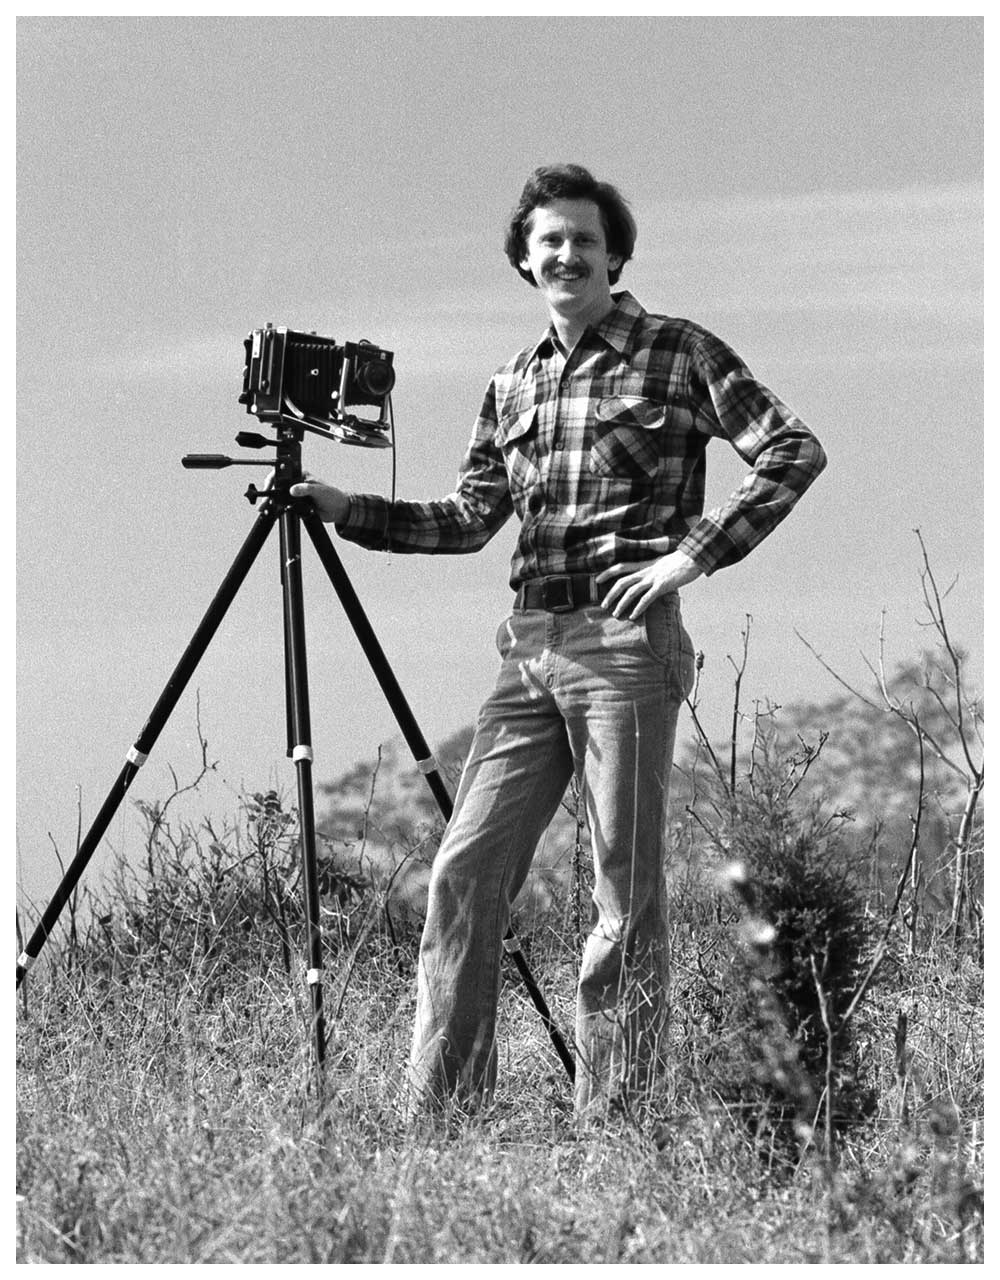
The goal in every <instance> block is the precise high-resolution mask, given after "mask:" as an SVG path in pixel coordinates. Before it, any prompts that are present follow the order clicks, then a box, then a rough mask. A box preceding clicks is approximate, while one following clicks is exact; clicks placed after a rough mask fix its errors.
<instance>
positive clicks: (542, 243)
mask: <svg viewBox="0 0 1000 1280" xmlns="http://www.w3.org/2000/svg"><path fill="white" fill-rule="evenodd" d="M621 261H622V260H621V258H620V257H619V256H618V255H617V254H609V253H608V247H607V241H606V238H605V234H604V223H603V222H602V221H601V211H600V209H599V208H598V207H597V205H596V204H594V202H593V201H592V200H553V202H552V203H551V204H546V205H541V206H539V208H537V209H535V210H534V211H533V213H532V215H531V221H530V224H529V232H528V238H527V250H526V253H525V256H524V257H523V258H522V260H521V267H522V268H523V269H524V270H525V271H530V272H531V275H532V276H533V277H534V280H535V283H536V284H537V285H538V288H539V289H540V291H541V292H542V294H543V295H544V296H545V300H546V302H547V303H548V305H549V309H550V310H551V311H554V312H556V313H557V314H558V315H561V316H565V317H566V318H567V319H570V318H573V319H575V320H578V321H586V322H589V321H591V320H594V321H596V320H598V319H600V318H601V317H602V316H603V315H604V314H605V313H606V312H607V311H608V310H609V309H610V307H611V305H612V304H611V286H610V284H609V282H608V272H609V270H611V271H613V270H616V269H617V268H618V267H620V266H621Z"/></svg>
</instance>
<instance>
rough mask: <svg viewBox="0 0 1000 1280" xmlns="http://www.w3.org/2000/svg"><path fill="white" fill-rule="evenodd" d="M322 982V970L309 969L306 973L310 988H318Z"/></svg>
mask: <svg viewBox="0 0 1000 1280" xmlns="http://www.w3.org/2000/svg"><path fill="white" fill-rule="evenodd" d="M322 981H323V970H322V969H308V970H307V971H306V983H307V984H308V985H309V986H310V987H318V986H319V984H320V983H321V982H322Z"/></svg>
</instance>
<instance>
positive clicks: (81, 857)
mask: <svg viewBox="0 0 1000 1280" xmlns="http://www.w3.org/2000/svg"><path fill="white" fill-rule="evenodd" d="M275 519H276V513H275V512H274V510H273V509H272V508H271V507H270V504H268V505H267V506H265V508H264V510H263V511H261V513H260V515H258V517H257V519H256V521H255V522H254V524H253V527H252V528H251V530H250V532H249V534H248V535H247V538H246V541H245V542H244V543H243V546H242V547H241V548H240V550H239V552H238V554H237V556H236V559H235V560H234V561H233V564H232V568H231V569H230V570H229V572H228V573H227V574H226V576H225V578H224V579H223V581H222V585H221V586H220V587H219V590H218V591H217V592H216V594H215V597H214V599H213V600H212V603H211V604H210V605H209V607H208V609H207V611H206V613H205V616H204V617H203V618H202V620H201V622H200V623H199V625H198V629H197V630H196V631H195V633H194V635H193V636H192V638H191V641H190V643H189V644H188V647H187V648H186V649H185V650H184V653H183V655H182V657H181V660H180V662H178V664H177V666H176V667H175V668H174V673H173V675H172V676H171V677H170V679H169V680H168V681H167V684H166V686H165V688H164V690H163V692H162V693H161V694H160V697H159V700H158V701H157V703H156V706H155V707H154V708H153V710H152V711H151V712H150V715H149V719H148V720H147V721H146V723H145V725H144V726H143V730H142V732H141V733H140V734H139V736H138V738H137V739H136V740H135V745H134V746H133V747H132V748H131V750H130V751H129V753H128V755H127V757H126V760H125V764H124V766H123V767H122V771H121V773H119V775H118V777H117V779H116V780H115V783H114V785H113V787H112V788H111V790H110V791H109V792H108V795H107V798H106V799H105V801H104V803H103V804H102V805H101V808H100V810H99V812H98V814H97V817H96V818H95V819H94V821H93V824H92V825H91V828H90V830H89V831H88V832H87V834H86V836H85V837H84V838H83V841H82V842H81V844H80V848H79V849H78V851H77V854H76V857H75V858H74V859H73V861H72V862H71V863H70V864H69V866H68V867H67V869H66V874H65V875H64V876H63V879H62V883H61V884H60V885H59V888H58V889H57V890H56V894H55V897H54V898H53V899H52V901H51V902H50V903H49V905H48V906H47V907H46V909H45V911H44V913H43V915H42V918H41V920H40V921H39V922H38V926H37V928H36V929H35V931H34V933H33V934H32V935H31V937H30V938H29V939H28V943H27V945H26V946H25V949H24V951H23V952H22V953H21V954H20V955H19V956H18V959H17V985H18V986H20V985H21V980H22V978H23V977H24V975H25V974H26V973H27V971H28V970H29V969H30V968H31V966H32V964H33V963H34V962H35V960H37V959H38V955H39V952H40V951H41V949H42V947H43V946H44V945H45V940H46V938H48V937H49V935H50V934H51V933H52V930H53V929H54V928H55V925H56V921H57V920H58V919H59V914H60V912H61V911H62V909H63V907H64V906H65V905H66V903H67V902H68V901H69V899H70V897H71V896H72V893H73V890H74V889H75V888H76V886H77V883H78V882H79V879H80V877H81V876H82V875H83V872H84V869H85V868H86V866H87V863H88V862H89V861H90V859H91V858H92V857H93V855H94V852H95V850H96V849H97V846H98V845H99V844H100V842H101V838H102V837H103V835H104V833H105V831H106V830H107V829H108V825H109V823H110V822H111V819H112V818H113V817H114V815H115V812H116V811H117V809H118V806H119V805H120V804H121V802H122V800H124V798H125V793H126V792H127V791H128V789H129V787H130V786H131V785H132V781H133V779H134V778H135V775H136V774H137V773H138V772H139V770H140V769H141V768H142V766H143V764H145V762H146V757H147V756H148V755H149V753H150V751H151V750H152V749H153V744H154V743H155V742H156V739H157V738H158V737H159V736H160V731H161V730H162V728H163V726H164V725H165V724H166V723H167V720H168V719H169V718H170V713H171V711H173V709H174V707H175V706H176V704H177V700H178V699H179V698H180V696H181V694H182V693H183V692H184V687H185V685H186V684H187V682H188V680H190V678H191V676H192V674H193V673H194V669H195V667H197V665H198V663H199V661H200V660H201V657H202V655H203V654H204V652H205V650H206V649H207V648H208V646H209V644H210V642H211V640H212V637H213V636H214V635H215V632H216V630H217V628H218V626H219V623H220V622H221V621H222V619H223V617H224V616H225V614H226V610H227V609H228V608H229V606H230V605H231V604H232V602H233V600H234V598H235V596H236V593H237V592H238V591H239V589H240V587H241V586H242V584H243V580H244V579H245V578H246V576H247V574H248V573H249V571H250V566H251V565H252V564H253V562H254V560H255V559H256V558H257V555H258V553H259V551H260V549H261V547H262V546H263V545H264V543H265V541H266V540H267V535H268V534H269V533H270V531H271V528H272V527H273V525H274V521H275Z"/></svg>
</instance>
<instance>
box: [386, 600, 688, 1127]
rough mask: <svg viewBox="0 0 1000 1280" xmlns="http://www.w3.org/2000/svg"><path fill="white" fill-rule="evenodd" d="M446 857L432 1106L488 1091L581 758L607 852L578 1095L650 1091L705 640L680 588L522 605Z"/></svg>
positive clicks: (432, 920)
mask: <svg viewBox="0 0 1000 1280" xmlns="http://www.w3.org/2000/svg"><path fill="white" fill-rule="evenodd" d="M497 646H498V648H499V650H500V656H501V659H502V661H501V667H500V673H499V677H498V679H497V684H496V688H495V690H494V692H493V693H492V695H491V696H490V697H489V699H488V700H487V701H486V703H485V705H484V706H483V708H482V711H481V712H480V715H479V720H478V723H477V726H476V732H475V736H474V738H473V742H472V746H471V748H470V752H469V757H468V760H467V761H466V765H465V771H464V773H463V776H462V781H461V784H460V786H459V790H458V795H457V797H456V800H455V810H454V813H453V815H452V818H451V821H450V823H449V824H448V828H447V830H446V832H445V836H444V839H443V841H442V844H441V847H440V849H439V850H438V853H437V856H436V858H435V860H434V865H433V869H432V872H431V879H430V888H429V897H428V906H427V920H426V923H425V926H424V932H423V937H422V939H421V944H420V957H419V964H418V978H417V1016H416V1026H415V1030H414V1037H413V1046H412V1050H411V1055H410V1064H409V1081H410V1085H411V1089H412V1090H413V1095H412V1096H413V1102H414V1104H415V1106H416V1108H417V1109H420V1108H422V1107H425V1106H430V1107H431V1108H433V1107H434V1106H437V1105H441V1104H442V1103H444V1102H445V1101H446V1100H448V1099H449V1098H454V1099H455V1100H456V1101H458V1102H460V1103H465V1104H469V1103H477V1102H481V1101H484V1100H488V1099H489V1098H490V1097H491V1095H492V1092H493V1088H494V1084H495V1080H496V1063H497V1052H496V1036H495V1026H496V1012H497V1003H498V999H499V992H500V963H501V952H502V945H501V940H502V938H503V936H504V934H505V933H506V931H507V928H508V924H509V921H510V914H511V906H512V904H513V902H514V899H515V898H516V897H517V894H518V891H519V890H520V888H521V886H522V885H523V884H524V881H525V878H526V876H527V874H528V870H529V867H530V866H531V861H532V858H533V856H534V852H535V848H536V846H537V844H538V841H539V839H540V837H541V835H542V833H543V832H544V830H545V828H546V827H547V826H548V824H549V822H550V821H551V819H552V817H553V816H554V814H555V812H556V809H557V807H558V805H559V802H560V800H561V799H562V797H563V794H564V793H565V790H566V787H567V784H568V783H569V781H570V779H571V777H572V776H573V774H574V772H575V774H576V776H577V778H578V779H579V781H580V784H581V788H582V792H583V795H584V797H585V804H586V814H587V820H588V824H589V828H590V836H591V844H592V848H593V854H594V877H595V887H594V895H593V899H594V910H593V927H592V929H591V932H590V934H589V936H588V938H587V941H586V944H585V947H584V953H583V961H582V967H581V970H580V977H579V986H578V991H577V1016H576V1063H577V1067H576V1091H575V1098H574V1103H575V1109H576V1111H577V1114H578V1115H580V1116H589V1115H592V1114H601V1113H603V1112H604V1111H605V1110H606V1109H607V1107H608V1105H609V1104H610V1103H614V1102H616V1103H622V1102H627V1103H628V1104H629V1105H631V1104H632V1103H633V1102H635V1101H636V1100H639V1099H641V1098H642V1096H643V1095H644V1094H645V1093H646V1092H648V1090H649V1088H650V1086H651V1084H652V1083H653V1080H654V1078H655V1074H656V1071H655V1068H656V1064H657V1061H658V1060H662V1052H663V1049H664V1038H665V1030H666V987H667V980H668V960H669V956H668V938H667V921H666V907H665V901H664V896H665V892H664V871H663V855H664V835H665V810H666V800H667V789H668V785H669V779H670V770H671V763H672V756H673V748H674V737H675V733H676V728H677V716H678V711H679V708H680V704H681V703H682V702H683V700H684V698H685V697H686V696H687V694H688V693H689V692H690V689H691V685H692V683H693V679H694V653H693V650H692V647H691V642H690V639H689V638H688V636H687V633H686V632H685V630H684V627H683V624H682V622H681V617H680V603H679V599H678V597H677V595H676V594H673V595H670V596H667V597H665V598H663V599H661V600H658V601H656V602H655V603H654V604H653V605H652V606H651V607H650V608H649V609H648V610H647V611H646V614H645V615H644V617H643V618H642V620H641V621H639V622H630V621H627V620H624V619H618V618H615V617H613V616H612V615H611V614H609V613H606V612H605V610H604V609H603V608H601V606H600V605H588V606H585V607H583V608H579V609H575V610H573V611H571V612H566V613H548V612H544V611H542V610H527V611H524V612H516V613H514V614H513V615H512V616H511V617H510V618H508V619H507V620H506V622H504V623H503V625H502V626H501V627H500V630H499V632H498V635H497Z"/></svg>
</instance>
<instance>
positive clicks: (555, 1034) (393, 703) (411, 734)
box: [302, 503, 576, 1080]
mask: <svg viewBox="0 0 1000 1280" xmlns="http://www.w3.org/2000/svg"><path fill="white" fill-rule="evenodd" d="M302 523H303V524H304V525H305V527H306V531H307V533H308V534H309V537H310V538H311V539H312V543H313V546H314V547H315V548H316V552H317V554H318V555H319V558H320V560H321V561H322V563H323V568H324V569H325V570H326V572H327V576H328V577H329V579H330V581H331V583H332V584H333V589H334V590H335V591H336V593H337V595H338V596H339V598H340V603H341V604H342V605H343V606H344V611H345V613H346V614H347V617H348V619H349V621H350V623H351V626H352V627H353V628H354V634H355V635H356V636H357V637H358V640H359V641H360V642H361V648H362V649H363V650H364V653H365V657H366V658H367V659H368V662H369V665H370V666H371V669H372V671H373V672H374V673H375V678H376V679H377V680H378V682H379V685H380V687H381V689H382V692H383V693H384V694H385V697H386V700H387V701H388V703H389V706H390V708H391V709H392V712H393V715H394V716H395V717H396V723H397V724H398V725H399V728H400V730H401V732H402V734H403V737H404V738H405V739H406V745H407V746H408V747H409V748H410V751H411V752H412V754H413V758H414V759H415V760H416V762H417V768H418V769H419V770H420V772H421V773H422V774H423V775H424V777H425V779H426V780H427V785H428V786H429V787H430V789H431V791H432V792H433V794H434V798H435V800H436V801H437V803H438V807H439V808H440V810H441V813H442V815H443V816H444V818H445V820H446V821H447V820H448V819H449V818H450V817H451V814H452V810H453V807H454V806H453V804H452V800H451V796H450V795H449V794H448V788H447V787H446V786H445V783H444V779H443V778H442V777H441V774H440V773H439V772H438V767H437V761H436V760H435V759H434V757H433V755H432V754H431V750H430V748H429V747H428V745H427V742H426V740H425V738H424V735H423V734H422V733H421V732H420V728H419V726H418V725H417V722H416V720H415V719H414V716H413V712H412V711H411V710H410V706H409V703H408V702H407V701H406V698H405V696H404V694H403V691H402V689H400V687H399V684H398V682H397V680H396V677H395V675H394V674H393V671H392V668H391V667H390V666H389V661H388V659H387V658H386V656H385V653H384V652H383V651H382V646H381V645H380V644H379V642H378V638H377V637H376V635H375V632H374V631H373V630H372V626H371V623H370V622H369V621H368V617H367V615H366V614H365V611H364V609H363V608H362V606H361V602H360V600H359V599H358V597H357V594H356V593H355V590H354V587H353V586H352V585H351V580H350V578H349V577H348V576H347V570H346V569H345V568H344V566H343V564H342V563H341V560H340V557H339V556H338V555H337V552H336V550H335V548H334V546H333V543H332V541H331V540H330V535H329V534H328V533H327V531H326V527H325V526H324V524H323V522H322V520H320V518H319V516H318V515H317V514H316V512H315V510H314V509H313V507H312V504H311V503H310V504H309V505H308V509H306V510H305V511H303V514H302ZM503 945H504V950H505V951H506V952H507V953H508V954H509V955H510V957H511V959H512V960H513V961H514V964H515V966H516V968H517V971H518V973H519V974H520V976H521V980H522V981H523V982H524V985H525V987H526V989H527V991H528V995H529V996H530V997H531V1002H532V1004H533V1005H534V1006H535V1008H536V1010H537V1011H538V1014H539V1016H540V1017H541V1019H542V1022H543V1023H544V1025H545V1030H546V1031H547V1032H548V1034H549V1039H550V1040H551V1041H552V1046H553V1048H554V1049H555V1051H556V1053H557V1054H558V1056H559V1060H560V1062H561V1063H562V1064H563V1067H564V1068H565V1070H566V1074H567V1075H568V1076H569V1078H570V1080H573V1079H574V1077H575V1075H576V1066H575V1063H574V1061H573V1055H572V1054H571V1053H570V1051H569V1049H568V1048H567V1046H566V1042H565V1041H564V1040H563V1038H562V1035H561V1034H560V1032H559V1028H558V1027H557V1026H556V1024H555V1022H554V1021H553V1018H552V1014H551V1012H550V1011H549V1007H548V1005H547V1004H546V1001H545V997H544V996H543V995H542V993H541V991H540V990H539V988H538V985H537V983H536V982H535V980H534V978H533V977H532V974H531V970H530V969H529V968H528V962H527V960H526V959H525V957H524V952H523V951H522V950H521V944H520V943H519V942H518V939H517V937H516V935H515V934H514V933H513V932H511V931H510V930H508V932H507V935H506V937H505V938H504V940H503Z"/></svg>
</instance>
